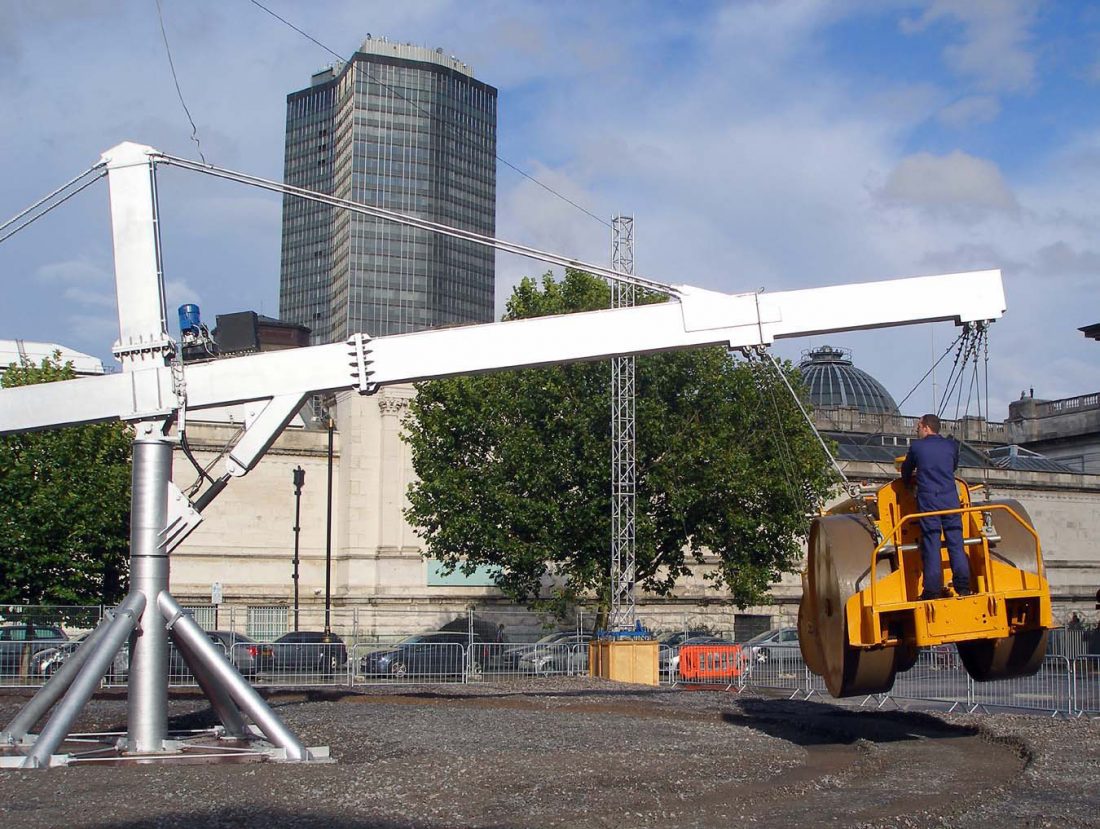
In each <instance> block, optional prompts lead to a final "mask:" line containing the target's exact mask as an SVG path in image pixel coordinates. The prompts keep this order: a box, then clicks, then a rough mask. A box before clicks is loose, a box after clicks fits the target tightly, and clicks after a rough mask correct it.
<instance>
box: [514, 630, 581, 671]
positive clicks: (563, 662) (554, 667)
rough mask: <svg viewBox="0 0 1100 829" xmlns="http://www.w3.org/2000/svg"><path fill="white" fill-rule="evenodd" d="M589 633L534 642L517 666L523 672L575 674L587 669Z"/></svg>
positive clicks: (572, 634)
mask: <svg viewBox="0 0 1100 829" xmlns="http://www.w3.org/2000/svg"><path fill="white" fill-rule="evenodd" d="M591 641H592V634H590V633H571V634H569V635H568V636H564V637H562V638H561V639H558V640H557V641H555V642H548V643H543V644H537V643H536V644H535V646H534V647H533V648H532V649H531V650H530V651H528V652H527V653H525V654H523V656H521V657H520V660H519V663H518V665H517V668H518V669H519V670H520V671H522V672H523V673H535V674H542V675H544V676H545V675H548V674H575V673H584V672H585V671H587V670H588V643H589V642H591Z"/></svg>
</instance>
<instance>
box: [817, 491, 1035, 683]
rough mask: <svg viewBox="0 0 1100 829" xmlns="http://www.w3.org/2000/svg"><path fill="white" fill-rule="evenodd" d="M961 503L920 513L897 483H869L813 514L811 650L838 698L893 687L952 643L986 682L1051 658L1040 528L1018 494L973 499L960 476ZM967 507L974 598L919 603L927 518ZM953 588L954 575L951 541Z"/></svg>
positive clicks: (965, 523)
mask: <svg viewBox="0 0 1100 829" xmlns="http://www.w3.org/2000/svg"><path fill="white" fill-rule="evenodd" d="M956 485H957V487H958V491H959V502H960V504H961V505H962V506H961V508H960V509H958V510H944V511H941V512H939V513H920V512H918V511H917V505H916V498H915V497H914V495H913V493H912V492H910V491H909V489H908V488H907V487H906V486H905V485H904V484H903V483H902V482H901V480H900V479H898V480H894V481H891V482H890V483H888V484H886V485H885V486H882V487H878V488H877V489H874V490H869V491H861V492H860V494H859V495H857V496H855V497H852V498H850V499H848V500H847V501H845V502H844V503H842V504H839V505H837V506H836V507H834V508H833V509H831V510H829V511H828V512H827V513H826V514H825V515H822V516H819V517H818V518H815V519H814V521H813V524H812V525H811V527H810V538H809V555H808V560H807V566H806V570H805V572H804V573H803V574H802V603H801V605H800V606H799V610H798V633H799V642H800V643H801V648H802V657H803V659H804V660H805V661H806V665H807V666H808V667H809V669H810V670H811V671H813V672H814V673H815V674H818V675H820V676H821V677H823V678H824V680H825V684H826V686H827V687H828V689H829V693H830V694H832V695H833V696H834V697H847V696H854V695H858V694H874V693H882V692H885V691H888V690H889V689H890V688H891V687H892V686H893V684H894V677H895V675H896V674H897V673H898V672H899V671H907V670H909V668H911V667H912V666H913V665H914V663H915V662H916V659H917V652H918V649H919V648H922V647H928V646H931V645H942V644H947V643H954V644H955V646H956V648H957V649H958V652H959V657H960V658H961V660H962V663H963V665H964V666H965V668H966V670H967V672H968V673H969V674H970V676H972V677H973V678H974V679H976V680H979V681H987V680H995V679H1007V678H1009V677H1014V676H1025V675H1027V674H1032V673H1034V672H1035V671H1037V670H1038V669H1039V667H1040V666H1041V665H1042V662H1043V657H1044V655H1045V654H1046V647H1047V632H1048V629H1049V628H1050V626H1051V622H1052V618H1051V609H1050V587H1049V585H1048V584H1047V581H1046V579H1045V578H1044V576H1043V560H1042V552H1041V548H1040V544H1039V536H1038V534H1037V533H1036V532H1035V528H1034V527H1033V526H1032V523H1031V519H1030V517H1029V516H1028V514H1027V511H1026V510H1025V509H1024V508H1023V507H1022V506H1021V505H1020V504H1019V502H1017V501H1013V500H988V501H981V502H975V501H973V500H972V497H971V495H972V493H971V490H970V488H969V487H968V486H967V485H966V483H964V482H963V481H961V480H959V479H956ZM952 512H959V513H961V515H962V523H963V538H964V544H965V550H966V553H967V556H968V558H969V560H970V574H971V578H970V583H971V587H972V589H973V590H974V593H973V594H972V595H969V596H957V595H954V594H949V595H947V596H945V597H944V598H939V599H933V600H931V601H918V597H919V596H920V594H921V590H922V589H923V584H922V575H921V570H922V568H921V555H920V547H919V541H920V525H919V523H918V520H917V519H919V518H920V517H921V516H922V515H934V514H949V513H952ZM940 541H941V550H940V554H941V556H942V558H943V569H944V584H950V582H951V567H950V562H949V560H948V557H947V550H946V549H945V548H943V547H942V543H943V539H942V536H941V539H940Z"/></svg>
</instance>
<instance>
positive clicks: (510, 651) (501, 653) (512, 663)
mask: <svg viewBox="0 0 1100 829" xmlns="http://www.w3.org/2000/svg"><path fill="white" fill-rule="evenodd" d="M575 635H576V631H569V630H556V631H554V632H553V633H548V634H546V635H545V636H543V637H542V638H541V639H539V640H538V641H537V642H528V643H527V644H523V645H510V646H508V647H506V648H496V649H494V650H495V653H493V654H492V657H491V658H490V660H489V665H488V668H489V669H490V670H494V671H506V672H511V671H518V670H519V669H520V667H519V662H520V660H521V659H522V658H523V657H524V656H526V655H527V654H529V653H532V652H533V651H535V650H537V649H538V648H539V646H541V645H553V644H556V643H558V642H561V641H562V640H563V639H568V638H569V637H570V636H575Z"/></svg>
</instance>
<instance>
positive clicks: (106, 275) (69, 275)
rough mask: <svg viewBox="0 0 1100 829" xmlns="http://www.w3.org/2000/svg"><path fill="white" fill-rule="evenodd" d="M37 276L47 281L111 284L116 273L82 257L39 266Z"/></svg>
mask: <svg viewBox="0 0 1100 829" xmlns="http://www.w3.org/2000/svg"><path fill="white" fill-rule="evenodd" d="M35 276H36V277H37V278H38V279H39V280H40V281H42V282H46V283H77V284H110V283H112V282H113V281H114V274H112V273H110V272H109V271H107V270H105V269H104V268H102V267H100V266H99V265H96V264H94V263H92V262H88V261H86V260H82V259H69V260H66V261H63V262H50V263H49V264H46V265H42V266H41V267H39V268H38V270H37V271H36V273H35Z"/></svg>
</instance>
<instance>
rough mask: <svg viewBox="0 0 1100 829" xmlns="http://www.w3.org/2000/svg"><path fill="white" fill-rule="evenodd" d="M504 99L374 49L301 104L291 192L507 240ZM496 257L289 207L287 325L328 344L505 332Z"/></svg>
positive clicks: (390, 47) (385, 48)
mask: <svg viewBox="0 0 1100 829" xmlns="http://www.w3.org/2000/svg"><path fill="white" fill-rule="evenodd" d="M496 101H497V91H496V89H494V88H493V87H491V86H489V85H488V84H485V83H482V82H481V81H479V80H477V79H475V78H474V77H473V73H472V70H471V69H470V68H469V67H468V66H466V65H465V64H463V63H462V62H460V61H459V60H457V59H456V58H454V57H448V56H445V55H444V54H443V53H442V51H441V50H434V51H433V50H430V49H425V48H422V47H418V46H410V45H407V44H398V43H391V42H389V41H386V40H372V39H370V38H368V39H367V40H365V41H364V42H363V45H362V47H361V48H360V50H359V51H358V52H356V53H355V55H353V56H352V58H351V60H350V61H349V62H348V63H346V64H341V65H338V66H335V67H333V68H332V69H329V70H326V71H323V72H319V73H317V74H316V75H314V76H313V80H312V84H311V86H310V87H309V88H307V89H303V90H300V91H298V92H293V93H291V94H290V95H288V96H287V117H286V156H285V168H284V179H285V181H286V183H287V184H291V185H294V186H296V187H303V188H307V189H310V190H318V191H320V192H323V193H328V194H331V195H334V196H337V197H339V198H342V199H348V200H351V201H356V202H361V203H363V204H367V205H371V206H375V207H383V208H386V209H388V210H393V211H396V212H399V213H406V214H411V215H414V216H417V217H419V218H423V219H428V220H430V221H433V222H438V223H440V224H445V225H451V226H454V227H460V228H463V229H466V230H471V231H474V232H476V233H479V234H482V235H485V236H493V235H494V234H495V230H496V115H497V113H496ZM493 283H494V255H493V251H492V250H491V249H489V248H486V247H483V246H480V245H475V244H472V243H470V242H464V241H460V240H458V239H452V238H450V237H447V236H442V235H439V234H435V233H431V232H429V231H425V230H418V229H415V228H411V227H407V226H405V225H401V224H397V223H395V222H389V221H385V220H381V219H374V218H371V217H369V216H363V215H360V214H358V213H351V212H349V211H346V210H340V209H337V208H332V207H328V206H326V205H322V204H318V203H316V202H311V201H306V200H304V199H299V198H295V197H292V196H285V197H284V199H283V247H282V263H281V274H280V283H279V314H280V317H281V318H282V319H284V320H287V321H288V322H296V323H299V324H302V325H306V326H308V327H309V328H310V329H311V330H312V331H313V341H314V342H315V343H326V342H336V341H339V340H342V339H344V338H346V337H347V336H349V335H350V334H353V333H355V332H360V331H361V332H363V333H366V334H370V335H371V336H381V335H386V334H401V333H405V332H409V331H418V330H421V329H424V328H433V327H438V326H442V325H456V324H467V323H477V322H491V321H492V318H493V297H494V291H493Z"/></svg>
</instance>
